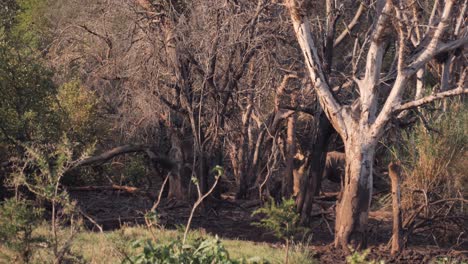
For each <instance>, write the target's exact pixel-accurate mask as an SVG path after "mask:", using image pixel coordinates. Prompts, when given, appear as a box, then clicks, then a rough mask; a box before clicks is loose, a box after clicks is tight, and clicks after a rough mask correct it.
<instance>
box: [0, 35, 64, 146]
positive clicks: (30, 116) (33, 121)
mask: <svg viewBox="0 0 468 264" xmlns="http://www.w3.org/2000/svg"><path fill="white" fill-rule="evenodd" d="M51 78H52V74H51V72H50V71H49V70H47V69H46V68H45V67H43V66H42V65H41V63H40V61H39V60H38V59H37V58H36V57H35V56H33V55H31V52H30V51H29V49H27V48H24V47H22V46H21V44H15V43H12V41H11V39H9V38H7V36H6V34H5V33H4V32H3V33H2V31H1V30H0V124H1V126H0V128H1V133H0V140H6V138H13V139H16V140H20V141H30V140H43V139H44V138H45V137H48V136H49V135H51V134H54V133H55V130H54V129H52V128H53V127H54V125H53V124H54V122H56V121H57V119H56V117H54V114H53V112H52V110H51V106H52V102H53V98H54V94H55V86H54V84H53V82H52V79H51Z"/></svg>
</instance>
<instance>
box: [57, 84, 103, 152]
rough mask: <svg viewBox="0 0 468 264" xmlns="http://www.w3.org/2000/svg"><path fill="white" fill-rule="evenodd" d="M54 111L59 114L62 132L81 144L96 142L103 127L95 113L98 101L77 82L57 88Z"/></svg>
mask: <svg viewBox="0 0 468 264" xmlns="http://www.w3.org/2000/svg"><path fill="white" fill-rule="evenodd" d="M56 98H57V100H56V104H55V105H54V110H56V111H57V112H59V113H60V114H61V118H62V120H61V124H62V131H64V132H65V133H67V135H68V136H69V137H70V138H73V139H74V140H77V141H79V142H82V143H90V142H94V141H96V139H97V137H98V135H100V136H102V134H103V129H102V128H103V126H101V124H100V123H99V120H98V113H97V103H98V99H97V97H96V96H95V95H94V93H92V92H91V91H89V90H88V89H86V88H85V87H83V85H82V84H81V82H80V81H79V80H71V81H69V82H67V83H64V84H63V85H61V86H60V87H59V88H58V91H57V96H56Z"/></svg>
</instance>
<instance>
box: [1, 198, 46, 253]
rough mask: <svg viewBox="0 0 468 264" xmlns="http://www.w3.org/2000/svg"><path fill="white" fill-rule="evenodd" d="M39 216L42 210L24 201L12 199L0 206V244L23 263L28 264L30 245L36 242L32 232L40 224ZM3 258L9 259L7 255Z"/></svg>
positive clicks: (30, 251)
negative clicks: (26, 263)
mask: <svg viewBox="0 0 468 264" xmlns="http://www.w3.org/2000/svg"><path fill="white" fill-rule="evenodd" d="M41 215H42V209H39V208H36V207H35V206H34V205H33V204H32V203H31V202H30V201H26V200H16V199H14V198H12V199H8V200H5V201H4V202H3V203H2V204H1V205H0V242H1V244H3V245H4V246H5V247H6V248H7V249H9V250H11V251H13V252H14V253H15V255H17V256H15V257H19V258H21V260H22V261H23V262H28V260H29V258H30V256H31V253H32V247H31V245H32V243H34V242H36V241H37V240H38V238H34V237H33V236H32V232H33V230H34V229H35V228H36V227H37V226H38V224H39V223H40V220H41ZM0 257H1V255H0ZM4 257H6V258H9V257H8V256H7V255H5V256H4ZM10 261H11V259H10Z"/></svg>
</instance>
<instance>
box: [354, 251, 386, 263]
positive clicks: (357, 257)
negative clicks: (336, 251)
mask: <svg viewBox="0 0 468 264" xmlns="http://www.w3.org/2000/svg"><path fill="white" fill-rule="evenodd" d="M368 255H369V250H368V249H367V250H364V251H362V252H361V253H359V252H358V251H354V253H353V254H352V255H350V256H348V257H346V262H347V263H348V264H384V263H385V262H384V261H383V260H380V261H378V260H370V261H369V260H367V256H368Z"/></svg>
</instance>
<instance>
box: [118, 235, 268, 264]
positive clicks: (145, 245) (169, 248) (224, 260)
mask: <svg viewBox="0 0 468 264" xmlns="http://www.w3.org/2000/svg"><path fill="white" fill-rule="evenodd" d="M133 247H134V249H139V248H141V249H142V252H141V253H140V254H138V255H136V256H132V257H128V258H126V259H125V260H124V262H123V263H135V264H150V263H165V264H178V263H193V264H203V263H219V264H241V263H252V264H253V263H266V262H265V261H262V260H260V259H257V258H255V259H249V260H246V259H240V260H233V259H231V258H230V257H229V253H228V251H227V250H226V248H225V247H224V246H223V245H222V244H221V241H220V240H219V238H218V237H216V238H214V239H210V238H208V239H195V240H193V241H192V243H189V244H183V243H182V240H181V239H175V240H172V241H171V242H170V243H168V244H161V245H154V244H153V242H151V240H148V241H136V242H135V243H134V244H133Z"/></svg>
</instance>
